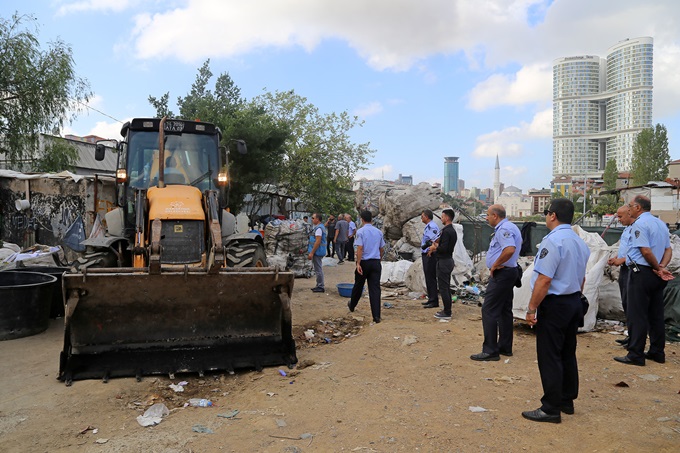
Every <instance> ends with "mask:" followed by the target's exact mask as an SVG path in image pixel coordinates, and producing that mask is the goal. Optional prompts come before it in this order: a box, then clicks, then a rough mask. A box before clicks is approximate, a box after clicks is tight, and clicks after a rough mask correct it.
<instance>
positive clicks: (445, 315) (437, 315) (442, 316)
mask: <svg viewBox="0 0 680 453" xmlns="http://www.w3.org/2000/svg"><path fill="white" fill-rule="evenodd" d="M434 317H435V318H437V319H451V313H446V312H445V311H444V310H440V311H438V312H437V313H435V314H434Z"/></svg>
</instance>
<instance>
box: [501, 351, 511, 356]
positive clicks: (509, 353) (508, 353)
mask: <svg viewBox="0 0 680 453" xmlns="http://www.w3.org/2000/svg"><path fill="white" fill-rule="evenodd" d="M498 353H499V354H500V355H504V356H506V357H512V352H508V351H498Z"/></svg>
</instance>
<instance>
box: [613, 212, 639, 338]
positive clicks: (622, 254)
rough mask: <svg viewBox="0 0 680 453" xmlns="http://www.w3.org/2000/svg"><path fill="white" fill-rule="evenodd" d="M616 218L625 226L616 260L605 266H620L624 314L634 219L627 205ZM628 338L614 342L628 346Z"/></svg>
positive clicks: (626, 306) (620, 290)
mask: <svg viewBox="0 0 680 453" xmlns="http://www.w3.org/2000/svg"><path fill="white" fill-rule="evenodd" d="M616 217H618V219H619V222H621V225H623V226H625V227H626V228H624V230H623V232H622V233H621V239H620V240H619V251H618V253H617V255H616V258H609V260H607V264H609V265H610V266H621V269H620V270H619V292H620V293H621V305H623V313H624V314H626V311H627V308H628V303H627V298H628V289H627V286H628V275H629V273H630V269H629V268H628V266H626V255H628V249H629V248H630V244H631V241H632V240H633V233H632V229H631V227H630V226H631V225H632V224H633V222H635V219H634V218H633V217H631V215H630V208H629V207H628V205H627V204H625V205H623V206H621V207H620V208H619V209H617V210H616ZM628 339H629V337H626V338H622V339H620V340H616V342H617V343H618V344H620V345H622V346H626V345H627V344H628Z"/></svg>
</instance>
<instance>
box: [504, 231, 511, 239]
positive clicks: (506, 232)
mask: <svg viewBox="0 0 680 453" xmlns="http://www.w3.org/2000/svg"><path fill="white" fill-rule="evenodd" d="M510 236H511V235H510V232H509V231H504V232H503V237H504V238H509V237H510Z"/></svg>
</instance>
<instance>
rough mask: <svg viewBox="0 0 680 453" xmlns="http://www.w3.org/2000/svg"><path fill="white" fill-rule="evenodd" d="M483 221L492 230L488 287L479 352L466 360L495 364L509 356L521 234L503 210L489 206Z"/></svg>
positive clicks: (495, 206)
mask: <svg viewBox="0 0 680 453" xmlns="http://www.w3.org/2000/svg"><path fill="white" fill-rule="evenodd" d="M486 221H487V222H488V223H489V225H491V226H492V227H494V233H493V237H492V238H491V243H490V244H489V251H488V252H486V266H487V267H488V268H489V272H490V274H491V275H490V277H489V284H488V286H487V287H486V295H485V296H484V305H482V329H483V330H484V343H483V344H482V352H481V353H479V354H473V355H471V356H470V358H471V359H472V360H477V361H490V360H492V361H497V360H500V356H499V354H503V355H506V356H511V355H512V333H513V332H512V299H513V296H514V287H515V283H516V282H517V279H518V278H519V269H518V268H517V258H519V252H520V250H521V249H522V233H520V231H519V228H517V225H515V224H514V223H512V222H510V221H509V220H508V219H506V218H505V208H504V207H503V206H501V205H499V204H495V205H492V206H489V209H488V210H487V212H486Z"/></svg>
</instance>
